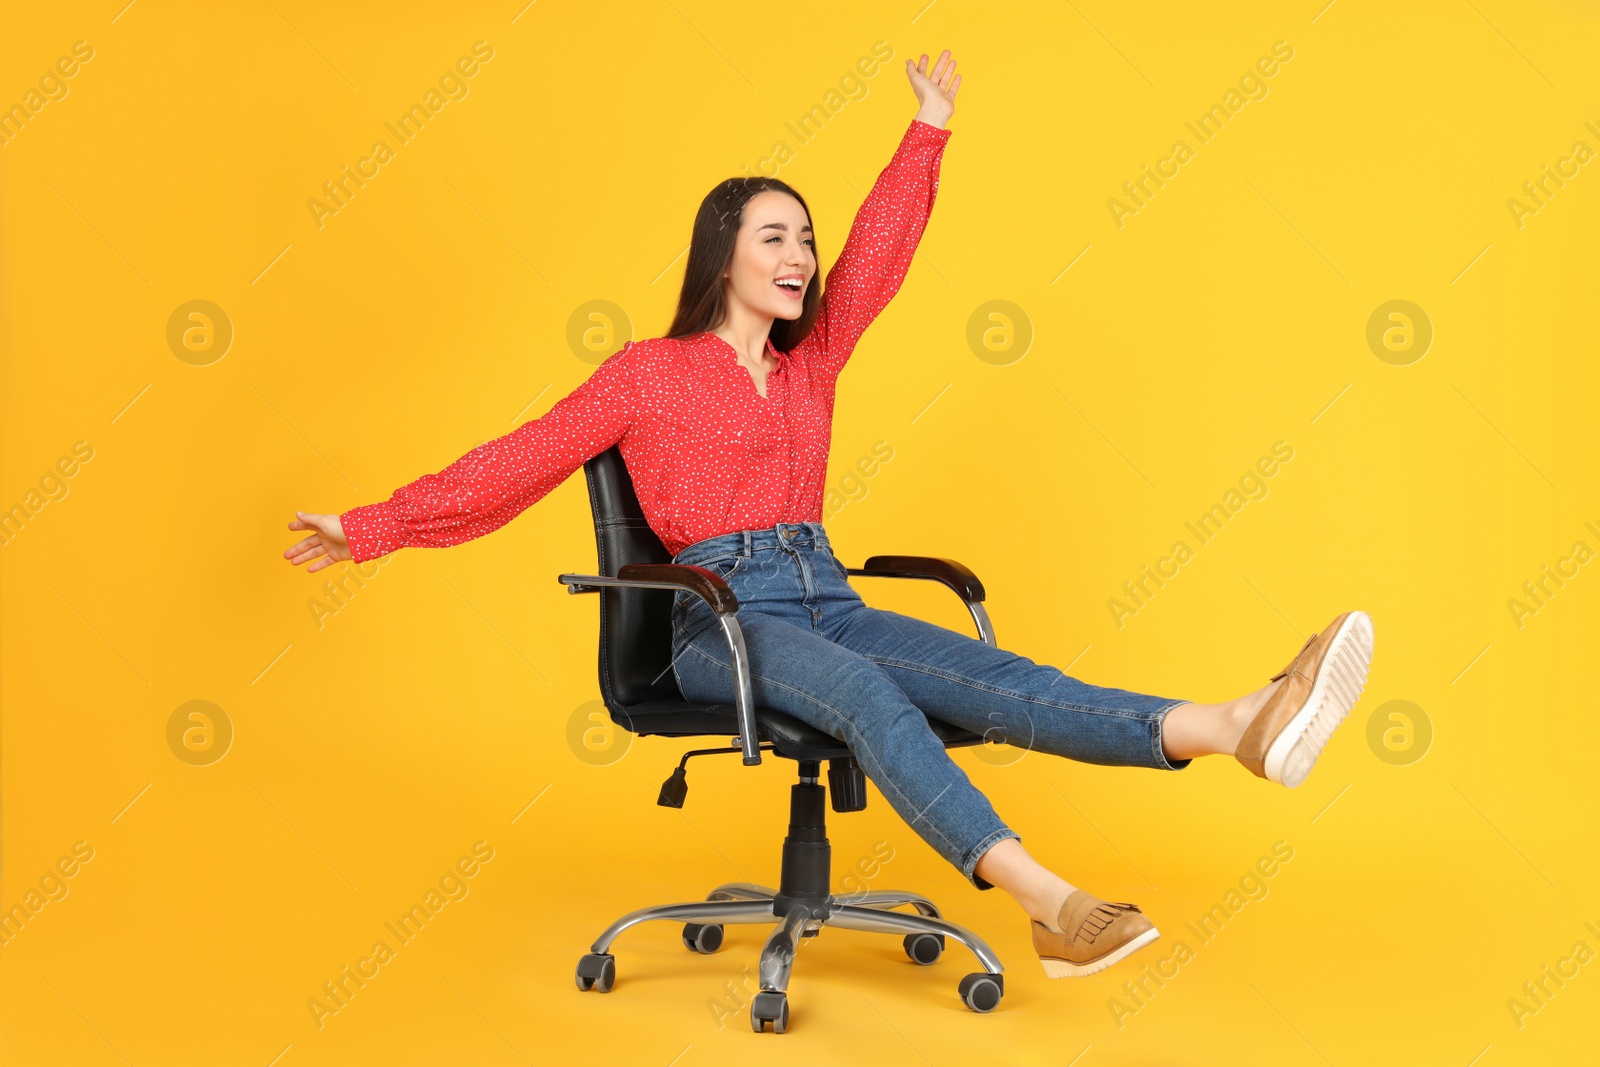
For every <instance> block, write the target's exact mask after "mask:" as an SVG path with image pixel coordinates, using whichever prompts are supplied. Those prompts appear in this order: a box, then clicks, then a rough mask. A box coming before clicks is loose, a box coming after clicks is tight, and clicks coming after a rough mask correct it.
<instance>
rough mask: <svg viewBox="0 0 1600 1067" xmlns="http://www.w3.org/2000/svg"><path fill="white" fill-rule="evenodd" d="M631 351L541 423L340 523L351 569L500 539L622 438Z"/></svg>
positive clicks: (630, 399) (627, 417) (631, 385)
mask: <svg viewBox="0 0 1600 1067" xmlns="http://www.w3.org/2000/svg"><path fill="white" fill-rule="evenodd" d="M633 344H634V342H629V343H628V344H625V345H623V347H622V351H620V352H617V353H615V354H613V355H612V356H611V357H610V358H609V359H607V360H606V361H605V362H604V363H602V364H601V365H600V366H599V367H598V368H596V370H595V372H594V373H593V374H591V375H590V376H589V378H588V379H587V380H586V381H585V382H584V383H583V384H582V385H580V386H578V388H576V389H574V390H573V391H572V392H571V393H569V394H567V395H566V396H564V397H562V398H561V399H560V400H558V401H557V402H556V404H555V406H554V407H552V408H551V409H550V410H549V411H547V412H546V413H545V414H544V415H543V416H541V417H540V418H537V419H534V420H533V421H531V422H526V423H523V424H522V425H521V426H519V427H517V428H516V429H515V430H513V431H511V432H510V433H508V434H506V435H505V436H503V437H497V438H495V439H494V440H493V441H486V442H484V443H483V444H481V445H479V446H478V447H477V448H474V449H473V450H472V451H471V452H468V453H467V454H466V455H464V456H462V457H461V458H460V459H458V460H456V461H455V462H454V463H452V464H450V466H448V467H446V468H445V469H444V470H442V471H440V472H438V473H437V474H428V475H424V476H423V477H421V478H418V479H417V480H416V481H414V482H412V483H410V484H409V485H405V486H402V487H401V488H399V489H396V490H395V491H394V494H393V495H392V496H390V497H389V499H388V500H384V501H380V502H378V503H376V504H366V505H363V506H361V507H358V508H352V509H351V510H349V511H346V512H344V513H343V514H342V515H340V516H339V523H340V525H341V526H342V527H343V529H344V536H345V539H346V540H347V541H348V542H349V546H350V559H351V560H352V561H353V562H356V563H361V562H364V561H366V560H369V559H374V558H376V557H378V556H382V555H386V554H387V553H390V552H393V551H394V550H395V549H397V548H442V547H445V546H447V545H458V544H461V543H462V542H464V541H471V540H473V539H474V538H478V537H482V536H483V535H484V534H487V533H491V532H493V531H494V530H497V529H499V528H500V527H502V526H504V525H505V524H506V523H508V522H510V521H511V520H512V519H514V518H516V517H517V516H518V515H520V514H522V512H523V511H525V510H527V509H528V508H529V507H531V506H532V505H534V504H535V503H537V502H538V501H539V500H540V498H542V497H543V496H544V495H545V494H546V493H548V492H550V490H552V489H554V488H555V487H556V486H558V485H560V484H561V483H562V482H564V481H566V479H567V477H568V476H569V475H570V474H572V472H573V471H575V470H577V469H578V468H579V467H581V466H583V464H584V462H585V461H586V460H588V459H590V458H591V457H593V456H596V455H598V454H599V453H601V452H604V451H605V450H606V449H607V448H610V447H611V446H612V445H614V444H616V443H617V442H618V441H620V440H621V439H622V437H623V436H624V435H625V434H626V433H627V431H628V428H629V427H630V426H631V425H632V423H633V419H634V415H635V412H636V411H637V404H636V398H637V396H638V389H637V386H636V383H635V381H634V373H635V368H636V364H637V358H636V357H634V356H633V355H631V354H630V349H631V348H632V346H633Z"/></svg>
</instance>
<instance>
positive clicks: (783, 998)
mask: <svg viewBox="0 0 1600 1067" xmlns="http://www.w3.org/2000/svg"><path fill="white" fill-rule="evenodd" d="M768 1022H771V1023H772V1032H773V1033H775V1034H781V1033H783V1032H784V1031H785V1030H787V1029H789V995H788V994H787V993H774V992H770V991H768V990H763V991H762V992H760V993H757V994H756V998H755V999H754V1000H752V1001H751V1002H750V1029H752V1030H754V1031H755V1032H756V1033H758V1034H759V1033H761V1032H762V1031H763V1030H765V1029H766V1028H767V1023H768Z"/></svg>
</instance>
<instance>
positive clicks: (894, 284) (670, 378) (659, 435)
mask: <svg viewBox="0 0 1600 1067" xmlns="http://www.w3.org/2000/svg"><path fill="white" fill-rule="evenodd" d="M950 132H951V131H949V130H945V129H940V128H938V127H936V126H931V125H929V124H928V123H925V122H922V121H921V120H913V121H912V123H911V127H910V128H909V129H908V130H906V133H905V136H904V137H903V138H902V139H901V141H900V144H899V147H898V148H896V150H895V154H894V158H893V159H891V160H890V161H889V165H888V166H887V167H885V168H884V170H883V172H882V173H881V174H879V175H878V180H877V182H876V183H875V184H874V185H873V187H872V192H871V193H869V194H868V195H867V199H866V202H865V203H863V204H862V205H861V210H860V211H859V212H857V213H856V218H855V222H854V224H853V225H852V226H851V227H850V236H849V238H848V240H846V242H845V245H844V248H843V249H842V250H840V252H839V258H838V259H837V260H836V261H835V262H834V265H833V268H832V269H831V270H829V271H828V275H827V282H826V285H825V286H824V288H823V293H822V307H821V311H820V314H819V315H818V317H817V320H816V325H815V326H814V328H813V329H812V331H811V333H810V334H809V335H808V336H807V337H806V339H805V340H804V341H802V342H800V344H799V345H797V346H795V348H794V349H792V350H791V351H789V352H779V351H778V350H777V349H776V348H775V347H773V344H772V341H771V339H770V338H769V339H768V341H767V353H768V355H769V356H770V357H771V358H772V359H775V360H776V361H777V365H776V367H775V368H774V369H773V370H772V371H771V373H769V374H768V375H767V381H766V386H767V395H766V396H765V397H763V396H761V394H760V393H758V392H757V391H756V386H755V382H754V380H753V379H752V378H751V375H750V372H749V371H748V370H747V369H745V368H744V367H743V366H741V365H740V364H739V361H738V353H737V352H736V351H735V350H734V348H733V346H732V345H730V344H728V343H727V342H726V341H724V340H722V339H721V338H720V337H718V336H717V335H716V334H714V333H711V332H709V331H708V332H705V333H701V334H697V335H695V336H693V337H688V338H677V339H674V338H655V339H653V340H647V341H629V342H627V343H626V344H624V345H623V346H622V350H621V351H619V352H615V353H613V354H612V355H611V356H609V357H608V358H607V359H606V361H605V362H604V363H602V364H601V365H600V366H599V367H597V368H596V369H595V372H594V373H593V374H592V375H590V376H589V378H588V380H586V381H585V382H584V383H583V384H582V385H580V386H578V388H576V389H575V390H573V391H572V392H571V393H570V394H568V395H567V396H565V397H563V398H562V399H561V400H559V401H557V402H556V403H555V405H554V406H553V407H551V409H550V410H549V411H548V412H546V413H545V414H544V415H543V416H541V417H540V418H537V419H534V420H533V421H531V422H527V423H524V424H523V425H521V426H519V427H518V428H517V429H515V430H513V431H512V432H510V433H508V434H506V435H505V436H503V437H499V438H496V439H495V440H493V441H488V442H485V443H484V444H482V445H479V446H478V447H477V448H475V449H473V450H472V451H471V452H468V453H467V454H466V455H464V456H462V457H461V458H460V459H458V460H456V461H455V462H454V463H452V464H450V466H448V467H446V468H445V469H444V470H442V471H440V472H439V473H437V474H429V475H424V476H423V477H421V478H418V479H417V480H416V481H414V482H412V483H411V484H409V485H406V486H402V487H401V488H399V489H397V490H395V492H394V494H393V495H392V496H390V498H389V499H388V500H385V501H381V502H379V503H376V504H367V505H365V506H363V507H357V508H352V509H351V510H349V511H346V512H344V513H343V514H342V515H340V516H339V519H340V522H341V523H342V524H343V526H344V533H345V537H346V539H347V540H348V541H349V544H350V553H351V559H352V560H353V561H354V562H357V563H361V562H365V561H366V560H369V559H375V558H377V557H378V556H382V555H386V554H388V553H390V552H393V551H394V550H395V549H398V548H425V547H426V548H440V547H444V546H447V545H457V544H461V543H462V542H464V541H470V540H472V539H473V538H477V537H482V536H483V535H484V534H487V533H490V532H492V531H494V530H497V529H499V528H500V527H501V526H504V525H505V524H506V523H508V522H510V521H511V520H512V519H514V518H516V517H517V516H518V515H520V514H521V513H522V512H523V511H525V510H526V509H527V508H529V507H531V506H532V505H533V504H535V503H537V502H538V501H539V499H540V498H542V497H543V496H544V495H545V494H546V493H548V492H550V490H552V489H554V488H555V487H556V486H558V485H560V484H561V483H562V482H563V481H565V480H566V479H567V478H568V477H569V476H570V475H571V474H572V473H573V472H575V471H576V470H578V469H579V468H580V467H582V466H583V464H584V462H585V461H586V460H588V459H590V458H591V457H593V456H596V455H598V454H599V453H601V452H604V451H605V450H606V449H607V448H610V447H611V446H612V445H618V446H619V448H620V451H621V453H622V458H623V460H624V461H625V462H626V464H627V467H628V473H629V474H630V475H631V476H632V478H633V485H634V488H635V490H636V491H637V492H638V494H639V505H640V507H641V508H642V509H643V510H644V514H645V517H646V518H647V519H648V520H649V522H650V528H651V529H652V530H654V531H655V533H656V536H658V537H659V538H660V539H661V543H662V544H663V545H664V546H665V547H666V549H667V551H669V552H671V553H672V554H673V555H677V554H678V553H679V552H681V551H682V550H683V549H684V548H687V547H688V546H689V545H691V544H694V543H695V542H696V541H701V540H704V539H705V538H708V537H715V536H717V535H719V534H724V533H731V532H734V531H737V530H759V529H764V528H767V527H771V526H775V525H777V524H778V523H780V522H821V521H822V502H823V490H824V483H825V480H826V478H827V470H828V447H829V445H830V443H831V441H832V436H833V400H834V385H835V382H836V380H837V379H838V377H839V372H840V371H841V370H842V369H843V368H844V365H845V361H846V360H848V359H849V358H850V353H851V352H852V351H853V350H854V348H855V345H856V341H857V340H858V339H859V338H860V337H861V334H862V332H863V331H865V330H866V328H867V326H868V325H869V324H870V323H871V322H872V320H873V319H874V318H876V317H877V316H878V314H879V312H881V311H882V310H883V309H884V307H886V306H887V305H888V303H889V300H890V298H891V297H893V296H894V294H895V293H896V292H897V291H898V290H899V288H900V283H901V281H902V280H904V278H905V275H906V270H907V269H908V268H909V267H910V266H911V257H912V254H913V253H914V252H915V251H916V248H917V242H918V241H919V240H920V239H921V237H922V232H923V230H924V228H925V227H926V226H927V223H928V216H929V214H930V213H931V212H932V210H933V200H934V195H935V194H936V193H937V192H938V189H939V162H940V159H941V157H942V156H943V155H944V146H945V143H946V142H947V141H948V140H949V139H950Z"/></svg>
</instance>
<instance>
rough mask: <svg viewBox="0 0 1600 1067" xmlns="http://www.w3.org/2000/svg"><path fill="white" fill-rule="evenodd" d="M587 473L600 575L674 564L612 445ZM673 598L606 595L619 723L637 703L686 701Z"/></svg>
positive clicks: (608, 699)
mask: <svg viewBox="0 0 1600 1067" xmlns="http://www.w3.org/2000/svg"><path fill="white" fill-rule="evenodd" d="M583 473H584V477H585V478H586V479H588V482H589V507H590V508H591V509H592V510H593V512H594V536H595V543H596V549H597V552H598V555H599V562H600V569H599V573H600V574H601V575H603V576H605V577H607V578H615V577H616V576H617V571H618V569H619V568H621V567H622V565H623V564H625V563H671V562H672V554H671V553H670V552H668V551H667V549H666V546H664V545H663V544H662V543H661V539H660V538H659V537H657V536H656V535H655V531H654V530H652V529H650V524H649V523H648V522H646V521H645V517H644V511H643V510H642V509H641V508H640V507H639V497H638V495H637V494H636V493H635V492H634V489H633V478H632V477H630V476H629V474H628V468H627V465H626V464H624V463H623V461H622V452H621V450H619V449H618V448H617V446H616V445H612V446H611V447H610V448H608V449H606V450H605V451H604V452H602V453H600V454H599V455H597V456H595V457H594V458H593V459H591V460H589V461H588V462H587V463H585V464H584V465H583ZM672 595H673V592H672V590H670V589H623V588H615V587H612V588H603V589H601V590H600V695H601V697H602V698H603V699H604V700H605V703H606V707H607V708H608V709H610V711H611V714H612V718H613V719H617V717H618V715H619V714H623V713H624V712H625V709H626V708H627V707H629V706H631V705H634V704H642V703H644V702H646V701H650V700H682V699H683V694H682V693H681V692H680V691H679V689H678V680H677V679H676V678H674V677H673V675H672V669H671V664H672ZM618 721H619V723H622V724H623V725H626V723H625V722H623V720H620V719H619V720H618Z"/></svg>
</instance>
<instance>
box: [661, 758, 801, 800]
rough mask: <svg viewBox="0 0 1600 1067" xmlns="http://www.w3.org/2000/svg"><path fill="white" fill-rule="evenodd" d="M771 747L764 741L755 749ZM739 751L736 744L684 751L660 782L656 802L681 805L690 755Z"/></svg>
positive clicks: (687, 792)
mask: <svg viewBox="0 0 1600 1067" xmlns="http://www.w3.org/2000/svg"><path fill="white" fill-rule="evenodd" d="M772 747H773V746H772V743H771V742H765V743H762V744H759V745H757V746H756V750H757V751H760V750H762V749H765V750H767V751H771V750H772ZM740 752H741V750H740V749H739V747H738V746H737V745H735V746H734V747H733V748H697V749H693V750H692V751H689V752H685V753H684V754H683V758H682V759H681V760H679V761H678V767H677V770H675V771H673V772H672V773H671V774H670V775H668V776H667V780H666V781H664V782H662V783H661V793H660V795H659V796H657V797H656V803H657V804H659V805H660V806H661V807H663V808H681V807H683V800H684V798H685V797H687V796H688V795H689V768H688V763H689V758H690V757H691V756H716V755H730V754H731V755H738V754H739V753H740Z"/></svg>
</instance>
